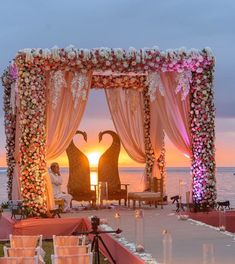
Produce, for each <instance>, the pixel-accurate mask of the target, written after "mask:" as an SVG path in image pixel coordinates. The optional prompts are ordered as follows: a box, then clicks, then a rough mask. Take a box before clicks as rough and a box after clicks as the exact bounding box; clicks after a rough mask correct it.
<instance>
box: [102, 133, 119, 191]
mask: <svg viewBox="0 0 235 264" xmlns="http://www.w3.org/2000/svg"><path fill="white" fill-rule="evenodd" d="M105 134H108V135H110V136H112V139H113V142H112V144H111V146H110V147H109V148H108V149H107V150H106V151H105V152H104V153H103V155H102V156H101V157H100V159H99V164H98V180H99V181H100V182H107V183H108V192H109V193H110V192H113V191H116V190H117V189H120V185H121V182H120V178H119V172H118V157H119V153H120V149H121V142H120V138H119V136H118V135H117V133H115V132H114V131H111V130H106V131H103V132H100V133H99V142H101V140H102V138H103V135H105Z"/></svg>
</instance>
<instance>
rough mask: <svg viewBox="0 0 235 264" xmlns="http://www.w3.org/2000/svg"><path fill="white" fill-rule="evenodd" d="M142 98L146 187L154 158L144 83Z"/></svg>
mask: <svg viewBox="0 0 235 264" xmlns="http://www.w3.org/2000/svg"><path fill="white" fill-rule="evenodd" d="M143 98H144V109H143V110H144V145H145V155H146V163H145V177H146V183H147V186H146V187H147V189H149V188H151V179H152V171H153V164H154V160H155V156H154V151H153V147H152V143H151V139H150V96H149V93H148V86H147V85H145V86H144V89H143Z"/></svg>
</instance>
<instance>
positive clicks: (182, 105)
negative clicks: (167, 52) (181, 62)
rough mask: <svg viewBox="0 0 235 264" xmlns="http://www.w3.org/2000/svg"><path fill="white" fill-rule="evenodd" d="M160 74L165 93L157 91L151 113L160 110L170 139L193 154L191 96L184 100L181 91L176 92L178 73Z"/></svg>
mask: <svg viewBox="0 0 235 264" xmlns="http://www.w3.org/2000/svg"><path fill="white" fill-rule="evenodd" d="M160 76H161V81H162V83H163V86H164V93H165V94H164V96H162V95H161V93H160V92H159V91H157V96H156V100H155V101H154V102H153V103H151V113H157V112H158V115H159V117H160V120H161V123H162V126H163V128H164V130H165V132H166V134H167V136H168V137H169V139H170V140H171V141H172V142H173V144H174V145H175V146H176V147H177V148H178V149H179V150H181V151H182V152H183V153H184V154H186V155H188V156H191V153H192V147H191V134H190V127H189V126H190V121H189V111H190V102H189V96H187V97H186V98H185V99H184V100H182V99H181V94H180V92H179V93H177V94H176V92H175V89H176V86H177V82H176V76H177V73H174V72H167V73H161V74H160Z"/></svg>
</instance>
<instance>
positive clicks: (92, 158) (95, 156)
mask: <svg viewBox="0 0 235 264" xmlns="http://www.w3.org/2000/svg"><path fill="white" fill-rule="evenodd" d="M100 156H101V153H100V152H98V151H96V152H92V153H89V154H87V157H88V160H89V163H90V166H91V167H97V166H98V163H99V159H100Z"/></svg>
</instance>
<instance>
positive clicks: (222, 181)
mask: <svg viewBox="0 0 235 264" xmlns="http://www.w3.org/2000/svg"><path fill="white" fill-rule="evenodd" d="M143 172H144V170H143V168H119V174H120V179H121V182H122V183H128V184H130V186H129V191H141V190H142V188H143ZM234 173H235V168H230V167H223V168H222V167H220V168H217V171H216V179H217V193H218V196H217V200H229V201H230V203H231V206H232V207H234V208H235V175H234ZM61 174H62V176H63V177H64V182H63V186H62V189H63V190H64V191H66V185H67V180H68V168H61ZM96 177H97V174H96V172H95V171H93V172H91V182H92V183H93V184H94V183H96ZM180 180H181V181H183V182H184V185H183V187H181V192H182V193H184V191H185V192H186V191H187V190H189V189H190V186H191V175H190V169H189V168H167V180H166V192H167V195H168V197H171V196H174V195H177V194H179V181H180ZM6 188H7V177H6V168H0V203H1V202H3V201H6V200H7V190H6Z"/></svg>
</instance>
